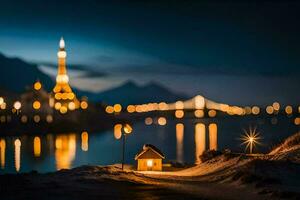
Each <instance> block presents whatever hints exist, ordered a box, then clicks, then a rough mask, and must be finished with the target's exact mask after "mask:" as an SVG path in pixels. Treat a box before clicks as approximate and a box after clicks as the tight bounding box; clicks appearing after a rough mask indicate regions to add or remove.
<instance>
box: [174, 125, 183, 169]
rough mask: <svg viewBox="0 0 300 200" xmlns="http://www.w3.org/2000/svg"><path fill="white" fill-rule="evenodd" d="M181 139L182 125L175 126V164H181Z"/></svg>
mask: <svg viewBox="0 0 300 200" xmlns="http://www.w3.org/2000/svg"><path fill="white" fill-rule="evenodd" d="M183 137H184V125H183V124H182V123H179V124H176V159H177V162H180V163H183Z"/></svg>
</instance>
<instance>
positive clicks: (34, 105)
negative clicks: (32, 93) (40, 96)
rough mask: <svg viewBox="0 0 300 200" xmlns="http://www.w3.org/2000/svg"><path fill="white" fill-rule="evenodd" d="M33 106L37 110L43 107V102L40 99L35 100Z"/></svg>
mask: <svg viewBox="0 0 300 200" xmlns="http://www.w3.org/2000/svg"><path fill="white" fill-rule="evenodd" d="M32 107H33V108H34V109H35V110H38V109H40V108H41V103H40V102H39V101H34V102H33V104H32Z"/></svg>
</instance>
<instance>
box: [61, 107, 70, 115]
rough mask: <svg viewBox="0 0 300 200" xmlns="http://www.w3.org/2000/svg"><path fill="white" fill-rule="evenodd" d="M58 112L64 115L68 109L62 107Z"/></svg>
mask: <svg viewBox="0 0 300 200" xmlns="http://www.w3.org/2000/svg"><path fill="white" fill-rule="evenodd" d="M59 112H60V113H61V114H65V113H67V112H68V108H67V107H66V106H62V107H60V109H59Z"/></svg>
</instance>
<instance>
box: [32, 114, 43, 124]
mask: <svg viewBox="0 0 300 200" xmlns="http://www.w3.org/2000/svg"><path fill="white" fill-rule="evenodd" d="M33 121H34V122H35V123H39V122H40V121H41V117H40V116H39V115H34V116H33Z"/></svg>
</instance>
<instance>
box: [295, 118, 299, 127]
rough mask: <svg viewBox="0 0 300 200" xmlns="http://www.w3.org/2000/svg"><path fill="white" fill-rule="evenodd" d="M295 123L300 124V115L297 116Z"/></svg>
mask: <svg viewBox="0 0 300 200" xmlns="http://www.w3.org/2000/svg"><path fill="white" fill-rule="evenodd" d="M294 123H295V125H300V117H297V118H295V120H294Z"/></svg>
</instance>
